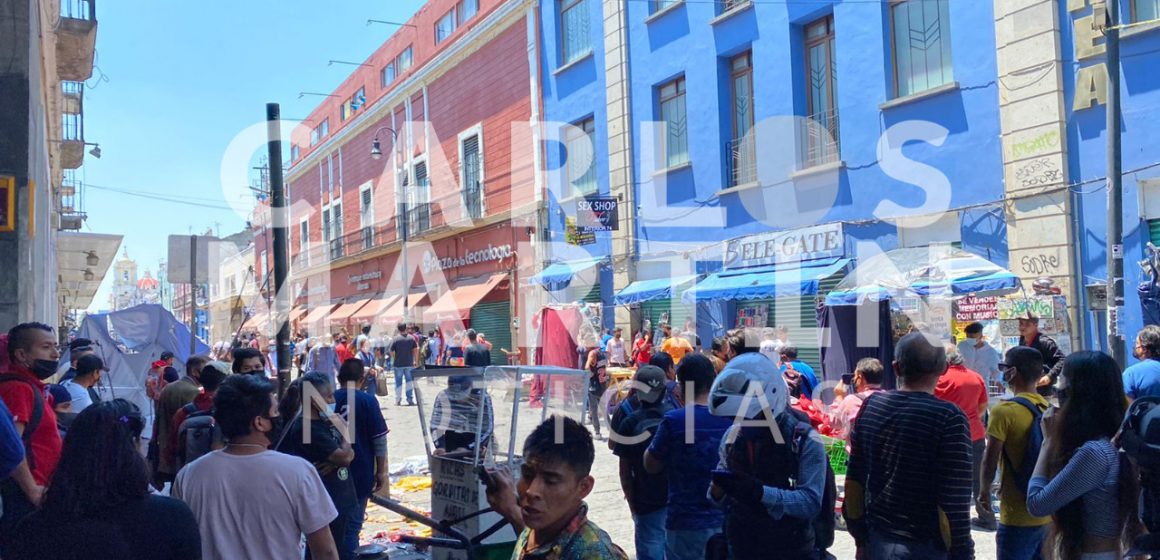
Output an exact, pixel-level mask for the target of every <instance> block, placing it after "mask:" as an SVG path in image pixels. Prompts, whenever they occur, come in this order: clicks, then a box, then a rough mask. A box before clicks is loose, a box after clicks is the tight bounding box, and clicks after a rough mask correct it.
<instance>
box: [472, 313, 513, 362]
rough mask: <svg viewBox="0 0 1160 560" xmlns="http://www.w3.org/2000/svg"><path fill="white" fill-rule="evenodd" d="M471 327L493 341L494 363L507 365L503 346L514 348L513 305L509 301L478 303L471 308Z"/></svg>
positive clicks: (509, 348) (492, 359) (492, 358)
mask: <svg viewBox="0 0 1160 560" xmlns="http://www.w3.org/2000/svg"><path fill="white" fill-rule="evenodd" d="M471 328H473V329H475V330H476V332H482V333H484V334H485V335H486V337H487V340H488V342H491V363H492V365H497V366H502V365H507V355H505V354H504V353H503V350H501V348H507V349H508V350H512V351H515V348H512V307H511V302H509V301H497V302H492V303H477V304H476V305H475V307H472V308H471Z"/></svg>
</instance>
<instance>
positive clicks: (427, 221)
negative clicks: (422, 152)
mask: <svg viewBox="0 0 1160 560" xmlns="http://www.w3.org/2000/svg"><path fill="white" fill-rule="evenodd" d="M430 185H431V184H430V181H429V179H428V177H427V162H425V161H421V162H418V163H416V164H415V185H414V186H413V187H411V188H409V189H406V191H405V192H406V201H407V207H406V213H407V214H406V215H407V217H406V221H407V238H408V239H411V238H413V237H414V236H415V235H418V234H421V233H423V232H424V231H427V230H428V229H430V227H431V211H430V206H429V205H428V204H427V199H428V189H429V188H430Z"/></svg>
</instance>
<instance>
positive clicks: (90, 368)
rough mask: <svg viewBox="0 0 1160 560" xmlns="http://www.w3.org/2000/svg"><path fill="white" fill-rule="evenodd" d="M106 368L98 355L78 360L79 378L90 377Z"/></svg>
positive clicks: (87, 355) (82, 357) (90, 355)
mask: <svg viewBox="0 0 1160 560" xmlns="http://www.w3.org/2000/svg"><path fill="white" fill-rule="evenodd" d="M104 367H105V362H104V361H102V360H101V357H100V356H98V355H96V354H86V355H84V356H81V357H80V359H78V360H77V377H88V376H90V375H92V374H94V373H96V372H98V371H100V370H101V368H104Z"/></svg>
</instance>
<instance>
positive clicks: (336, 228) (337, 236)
mask: <svg viewBox="0 0 1160 560" xmlns="http://www.w3.org/2000/svg"><path fill="white" fill-rule="evenodd" d="M330 224H331V226H330V227H331V229H332V230H333V231H331V234H330V258H331V259H337V258H341V257H342V255H343V253H344V251H343V249H344V247H343V239H342V203H341V202H339V201H335V202H334V205H333V206H331V207H330Z"/></svg>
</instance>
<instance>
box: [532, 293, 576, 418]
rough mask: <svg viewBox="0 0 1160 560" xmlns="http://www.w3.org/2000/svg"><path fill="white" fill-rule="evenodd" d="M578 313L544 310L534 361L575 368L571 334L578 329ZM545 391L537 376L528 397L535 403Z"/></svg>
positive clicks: (574, 311) (574, 310) (542, 380)
mask: <svg viewBox="0 0 1160 560" xmlns="http://www.w3.org/2000/svg"><path fill="white" fill-rule="evenodd" d="M581 320H582V318H581V317H580V310H579V309H575V308H569V309H544V310H543V311H541V314H540V347H539V348H537V349H536V353H537V357H538V359H537V362H536V363H538V364H540V365H545V366H559V367H566V368H575V367H576V365H577V364H576V340H575V338H573V336H572V333H574V332H577V331H578V330H579V329H580V321H581ZM547 390H548V388H547V386H546V384H545V381H544V379H542V378H541V376H538V375H537V376H536V378H535V379H534V380H533V381H532V387H531V390H530V391H529V395H528V397H529V398H530V399H531V401H532V402H538V401H539V400H540V399H542V398H543V396H544V393H546V392H547Z"/></svg>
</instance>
